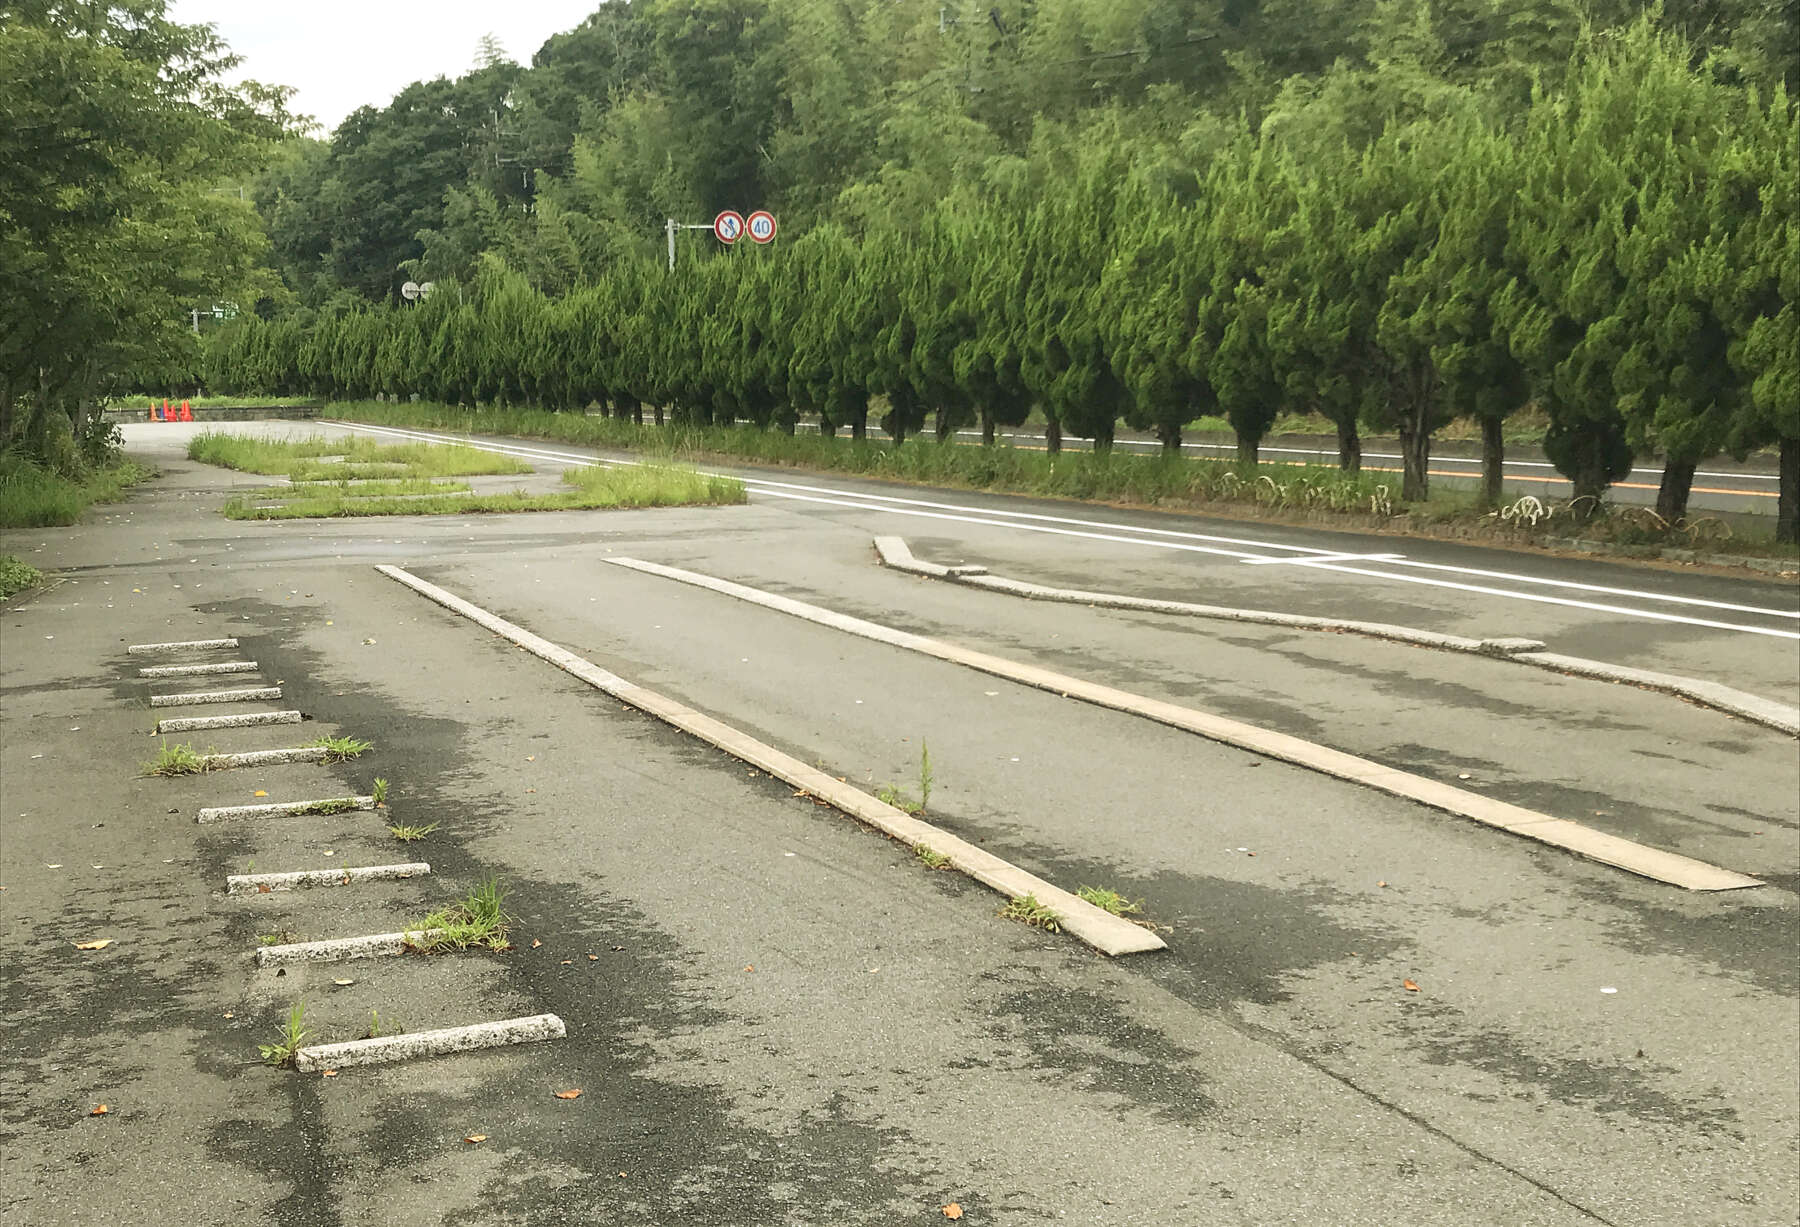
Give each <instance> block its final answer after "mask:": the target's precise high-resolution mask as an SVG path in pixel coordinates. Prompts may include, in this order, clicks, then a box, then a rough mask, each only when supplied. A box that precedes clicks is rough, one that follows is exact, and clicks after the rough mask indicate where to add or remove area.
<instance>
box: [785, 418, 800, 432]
mask: <svg viewBox="0 0 1800 1227" xmlns="http://www.w3.org/2000/svg"><path fill="white" fill-rule="evenodd" d="M799 424H800V423H799V421H798V420H797V419H796V418H795V417H794V415H793V414H791V413H790V414H787V415H786V416H784V417H783V418H782V419H781V433H782V434H784V435H792V434H793V433H794V428H795V427H797V426H798V425H799Z"/></svg>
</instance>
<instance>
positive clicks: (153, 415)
mask: <svg viewBox="0 0 1800 1227" xmlns="http://www.w3.org/2000/svg"><path fill="white" fill-rule="evenodd" d="M150 420H151V421H152V422H154V421H155V420H156V402H155V401H151V402H150Z"/></svg>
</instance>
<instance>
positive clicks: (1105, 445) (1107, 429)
mask: <svg viewBox="0 0 1800 1227" xmlns="http://www.w3.org/2000/svg"><path fill="white" fill-rule="evenodd" d="M1112 449H1113V424H1112V421H1111V420H1110V419H1109V420H1107V421H1105V422H1102V423H1100V429H1098V430H1096V431H1095V432H1094V450H1095V451H1096V452H1110V451H1112Z"/></svg>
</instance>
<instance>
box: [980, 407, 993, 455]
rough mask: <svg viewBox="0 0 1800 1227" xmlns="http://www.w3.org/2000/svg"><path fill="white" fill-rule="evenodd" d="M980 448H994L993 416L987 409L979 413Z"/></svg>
mask: <svg viewBox="0 0 1800 1227" xmlns="http://www.w3.org/2000/svg"><path fill="white" fill-rule="evenodd" d="M981 446H983V447H992V446H994V415H993V412H992V411H991V410H988V409H983V410H982V411H981Z"/></svg>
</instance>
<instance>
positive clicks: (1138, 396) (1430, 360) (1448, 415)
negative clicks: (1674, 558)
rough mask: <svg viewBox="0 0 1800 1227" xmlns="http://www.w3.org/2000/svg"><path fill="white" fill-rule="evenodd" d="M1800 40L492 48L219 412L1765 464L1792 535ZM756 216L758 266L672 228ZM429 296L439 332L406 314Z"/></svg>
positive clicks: (338, 227)
mask: <svg viewBox="0 0 1800 1227" xmlns="http://www.w3.org/2000/svg"><path fill="white" fill-rule="evenodd" d="M1797 31H1800V4H1796V3H1795V0H1724V2H1721V3H1702V4H1671V5H1667V6H1664V7H1661V8H1658V9H1655V10H1650V11H1647V10H1645V9H1644V8H1643V7H1642V6H1639V5H1635V4H1624V3H1612V2H1610V0H1597V2H1596V3H1593V4H1576V3H1565V2H1563V0H1549V2H1545V3H1519V2H1517V0H1374V2H1369V0H1361V2H1353V0H1319V2H1315V0H1308V2H1307V3H1301V2H1300V0H1263V2H1261V3H1258V2H1257V0H1223V2H1220V0H1036V2H1026V0H1003V2H1001V3H996V4H969V3H954V2H953V3H938V2H932V3H926V2H924V0H769V2H766V3H752V2H750V0H638V2H635V3H608V4H604V5H601V6H599V7H598V8H597V10H596V11H595V12H594V14H593V15H592V16H591V17H589V18H588V19H587V20H586V21H585V22H584V23H583V24H582V25H581V26H579V27H578V28H576V29H574V30H571V31H569V32H567V33H564V34H561V35H558V36H556V37H554V38H552V39H551V40H549V41H548V42H547V43H546V44H545V45H544V46H543V47H542V48H539V49H537V50H536V52H535V53H534V54H533V55H532V56H531V62H530V64H529V65H524V64H519V63H515V62H513V61H512V60H511V59H509V58H507V56H506V55H505V53H504V51H503V50H502V49H500V48H499V47H497V46H494V45H487V46H485V47H483V48H482V49H481V54H480V62H479V64H478V66H477V67H475V68H474V69H473V70H472V71H471V72H469V73H468V74H467V75H465V76H463V77H461V78H460V79H457V80H454V81H451V80H445V79H438V80H434V81H425V82H420V83H417V84H415V85H412V86H410V87H408V88H407V89H406V90H404V91H403V92H402V93H400V94H399V95H398V96H397V97H396V98H395V99H394V100H393V102H392V103H391V105H389V106H386V107H382V108H364V109H362V110H359V111H357V112H356V113H355V114H353V115H351V116H350V118H349V119H347V120H346V121H345V122H344V123H343V124H342V125H341V126H340V127H339V128H338V129H337V130H336V131H335V132H333V133H331V134H330V136H329V138H328V139H304V140H290V141H286V142H283V143H282V144H280V145H278V146H275V147H274V152H273V153H272V154H271V155H270V159H269V161H270V165H269V167H268V169H267V170H266V171H265V172H264V173H262V174H260V175H259V176H257V177H256V178H255V179H254V180H253V181H252V185H251V194H252V196H253V198H254V203H255V206H256V209H257V211H258V213H259V214H260V216H261V218H262V220H263V222H264V224H265V226H266V229H267V234H268V240H269V255H268V263H269V265H270V266H271V267H272V269H273V270H274V271H276V272H278V273H279V286H278V287H275V288H272V289H266V290H265V291H263V292H257V293H256V294H255V295H254V297H255V299H256V301H255V303H254V310H253V311H252V310H250V309H249V308H250V306H251V304H250V303H248V302H246V303H245V304H244V306H245V308H246V312H245V316H244V318H242V319H240V320H239V321H237V322H236V323H234V324H231V325H229V326H226V327H223V328H220V329H219V330H218V331H217V332H215V333H213V334H211V335H210V336H209V338H208V341H209V344H208V354H207V357H206V360H205V365H204V377H205V379H206V381H207V382H208V383H209V384H210V385H211V386H212V387H213V388H214V389H215V390H219V391H233V392H259V393H292V392H304V393H313V394H322V395H328V396H372V395H377V394H379V395H394V396H412V395H421V396H425V397H430V398H436V399H442V400H445V401H448V402H451V403H457V402H462V403H467V404H470V405H474V404H490V403H498V404H515V405H517V404H528V405H542V406H544V407H552V408H568V409H575V408H583V407H588V406H591V405H595V404H598V405H600V406H602V407H604V408H606V409H608V410H609V411H612V412H620V413H627V414H631V413H635V412H636V411H637V409H638V407H639V406H646V405H647V406H653V407H655V410H656V412H657V414H658V416H660V415H661V414H662V412H663V410H665V409H667V410H668V411H669V412H671V413H673V414H675V415H677V416H679V417H681V418H682V419H684V420H691V421H699V422H719V421H734V420H736V421H748V422H753V423H758V424H762V425H768V426H774V427H785V428H787V429H790V430H791V429H792V428H793V425H794V422H795V419H796V416H797V415H800V414H808V415H817V417H818V418H819V419H820V420H821V421H822V423H823V426H824V428H825V429H826V430H827V431H832V430H836V429H839V428H843V429H847V430H849V431H850V432H852V433H854V434H857V435H861V434H862V433H863V432H864V430H865V428H866V426H867V425H868V424H871V423H873V424H875V425H878V426H880V427H882V428H884V429H885V430H886V431H887V432H888V434H889V435H890V436H891V437H893V438H894V439H896V440H898V439H902V438H904V437H905V436H906V435H908V434H910V433H912V432H914V431H920V430H923V429H926V428H927V427H928V426H929V427H931V428H935V430H936V431H937V432H938V434H939V437H940V438H947V437H948V435H949V432H950V431H952V430H954V429H955V428H957V427H959V426H962V425H964V424H972V423H980V424H981V425H982V426H983V428H984V430H986V431H987V432H988V433H989V434H990V435H991V433H992V430H993V428H994V426H995V425H996V424H1004V423H1011V422H1018V421H1020V420H1022V419H1023V418H1024V417H1025V416H1026V415H1027V414H1028V413H1030V412H1032V411H1033V410H1036V411H1038V412H1039V413H1041V414H1042V416H1043V418H1044V420H1045V422H1046V424H1047V428H1048V434H1049V436H1050V438H1051V440H1052V446H1055V445H1056V440H1058V439H1059V438H1060V436H1061V435H1062V434H1064V433H1067V434H1069V435H1073V436H1079V437H1081V438H1084V439H1092V440H1094V445H1095V446H1096V447H1102V448H1103V447H1105V446H1107V444H1108V443H1109V441H1110V439H1111V437H1112V433H1113V431H1114V430H1115V429H1116V428H1118V427H1119V426H1121V425H1123V426H1128V427H1130V428H1134V429H1140V430H1147V431H1153V432H1155V433H1156V434H1157V435H1158V436H1159V437H1160V438H1162V439H1163V440H1164V442H1165V444H1167V445H1169V446H1171V447H1173V446H1174V445H1176V444H1177V443H1178V442H1179V440H1180V437H1181V432H1182V429H1183V428H1184V426H1186V425H1187V424H1188V423H1191V422H1193V421H1194V420H1195V419H1197V418H1199V417H1200V416H1202V415H1216V416H1219V417H1223V418H1225V419H1226V420H1228V421H1229V422H1230V424H1231V426H1232V428H1233V429H1234V430H1235V431H1236V433H1237V436H1238V439H1239V449H1240V455H1241V457H1242V458H1243V459H1245V460H1252V459H1254V458H1255V456H1256V451H1257V446H1258V441H1259V440H1260V439H1261V437H1262V436H1263V434H1264V433H1265V432H1266V431H1267V430H1268V429H1269V427H1270V426H1271V425H1272V423H1273V422H1274V421H1275V419H1276V417H1277V415H1278V414H1279V413H1281V412H1285V411H1297V412H1311V413H1316V414H1318V415H1321V416H1322V417H1324V418H1326V419H1329V420H1330V421H1331V422H1332V423H1333V424H1334V425H1335V427H1336V430H1337V432H1338V436H1339V440H1340V451H1341V460H1342V464H1343V465H1344V467H1346V468H1354V467H1356V466H1357V464H1358V459H1359V455H1360V452H1359V439H1360V436H1361V434H1363V433H1365V432H1368V431H1370V430H1380V431H1384V432H1392V433H1395V434H1397V435H1398V436H1399V438H1400V439H1401V442H1402V445H1403V450H1404V452H1405V454H1406V457H1407V459H1406V465H1405V468H1406V473H1405V489H1404V491H1403V493H1404V495H1405V497H1408V498H1416V497H1419V496H1421V495H1422V494H1423V492H1424V488H1425V484H1426V481H1427V471H1428V458H1429V450H1430V443H1431V438H1432V435H1433V433H1434V432H1435V431H1437V430H1439V429H1441V428H1442V426H1443V425H1444V424H1445V423H1446V422H1448V421H1451V420H1453V419H1457V418H1463V419H1467V420H1470V421H1472V422H1476V423H1478V424H1479V427H1480V433H1481V435H1482V437H1483V439H1484V440H1485V442H1486V444H1487V454H1488V457H1489V461H1490V473H1491V476H1492V490H1491V492H1492V493H1497V486H1498V474H1499V468H1498V462H1499V458H1500V448H1501V440H1502V438H1503V437H1504V435H1503V425H1504V422H1505V419H1506V418H1507V417H1508V416H1509V415H1510V414H1513V413H1515V412H1517V411H1518V410H1520V409H1521V408H1522V407H1524V406H1526V405H1528V404H1530V405H1535V406H1536V407H1537V409H1538V410H1540V411H1541V412H1543V413H1545V414H1547V415H1548V418H1549V421H1550V427H1549V431H1548V435H1547V437H1546V440H1545V444H1546V448H1547V450H1548V451H1549V453H1550V455H1551V457H1552V459H1554V460H1555V461H1556V463H1557V464H1558V465H1559V467H1561V468H1562V469H1563V470H1564V471H1565V472H1566V473H1568V474H1569V475H1570V477H1571V478H1572V479H1573V480H1574V482H1575V485H1576V490H1577V494H1578V495H1580V496H1595V497H1597V496H1599V495H1600V494H1601V493H1602V492H1603V491H1604V490H1605V489H1606V487H1607V485H1608V484H1609V483H1610V482H1612V481H1614V480H1616V479H1617V478H1618V477H1619V476H1620V475H1621V474H1622V473H1624V472H1625V471H1627V470H1628V469H1629V466H1630V463H1631V458H1632V456H1633V455H1634V454H1640V455H1641V454H1648V453H1651V452H1655V453H1657V454H1660V455H1664V456H1666V457H1667V459H1668V464H1667V466H1666V470H1665V471H1666V478H1665V482H1664V488H1663V491H1662V495H1661V498H1660V499H1659V510H1660V512H1661V513H1662V514H1663V515H1664V517H1665V518H1667V519H1669V520H1671V521H1674V520H1677V519H1679V518H1680V517H1681V516H1682V515H1683V513H1684V511H1685V505H1686V498H1687V489H1688V485H1689V483H1690V481H1691V478H1692V474H1693V471H1694V469H1695V467H1696V466H1697V465H1698V464H1699V463H1700V462H1702V461H1703V460H1704V459H1705V458H1706V457H1708V456H1712V455H1715V454H1719V453H1725V452H1729V453H1735V454H1743V453H1746V452H1748V451H1750V450H1753V449H1760V448H1778V449H1779V450H1780V453H1781V458H1782V465H1783V471H1784V479H1783V482H1782V486H1781V489H1782V500H1781V506H1782V514H1781V533H1782V535H1783V536H1784V537H1785V538H1787V539H1790V540H1791V539H1793V537H1794V534H1795V528H1796V522H1795V514H1796V508H1797V505H1800V314H1797V310H1796V308H1795V306H1794V299H1795V293H1796V289H1797V287H1800V237H1797V231H1796V225H1795V217H1794V213H1795V187H1794V184H1795V178H1796V165H1795V163H1796V140H1797V131H1800V128H1797V122H1796V110H1795V106H1794V102H1793V91H1794V89H1795V88H1796V85H1797V84H1800V82H1797V80H1796V76H1797V74H1800V54H1797V52H1796V37H1797ZM758 208H762V209H768V210H770V211H772V212H773V213H774V214H775V215H776V216H777V217H778V219H779V223H780V232H779V235H778V237H777V239H776V241H775V242H773V243H772V244H770V245H768V246H766V247H759V246H756V245H753V244H751V243H749V242H747V241H744V242H739V243H737V244H736V245H735V246H733V247H731V248H729V249H726V248H724V247H722V246H721V245H720V244H718V243H717V242H715V241H714V240H713V239H712V238H711V237H710V236H709V235H706V234H705V232H703V231H698V230H696V231H690V232H684V233H683V234H682V235H681V236H680V238H679V240H678V248H679V249H678V251H677V267H676V270H675V271H674V272H673V273H670V272H669V270H668V269H667V267H666V260H667V256H666V250H665V234H664V229H663V226H664V222H665V219H667V218H671V217H673V218H675V219H676V220H677V221H680V222H684V223H700V222H706V221H710V220H711V218H712V217H713V216H714V214H716V213H717V212H719V211H720V210H722V209H735V210H738V211H740V212H746V213H747V212H748V211H750V210H752V209H758ZM407 280H413V281H430V282H433V283H435V289H434V291H433V293H432V294H431V296H430V297H428V298H427V299H426V300H425V301H424V302H423V303H421V304H417V305H413V304H406V303H402V302H400V301H399V298H398V295H397V290H398V288H399V287H400V285H401V284H402V283H403V282H405V281H407Z"/></svg>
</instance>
